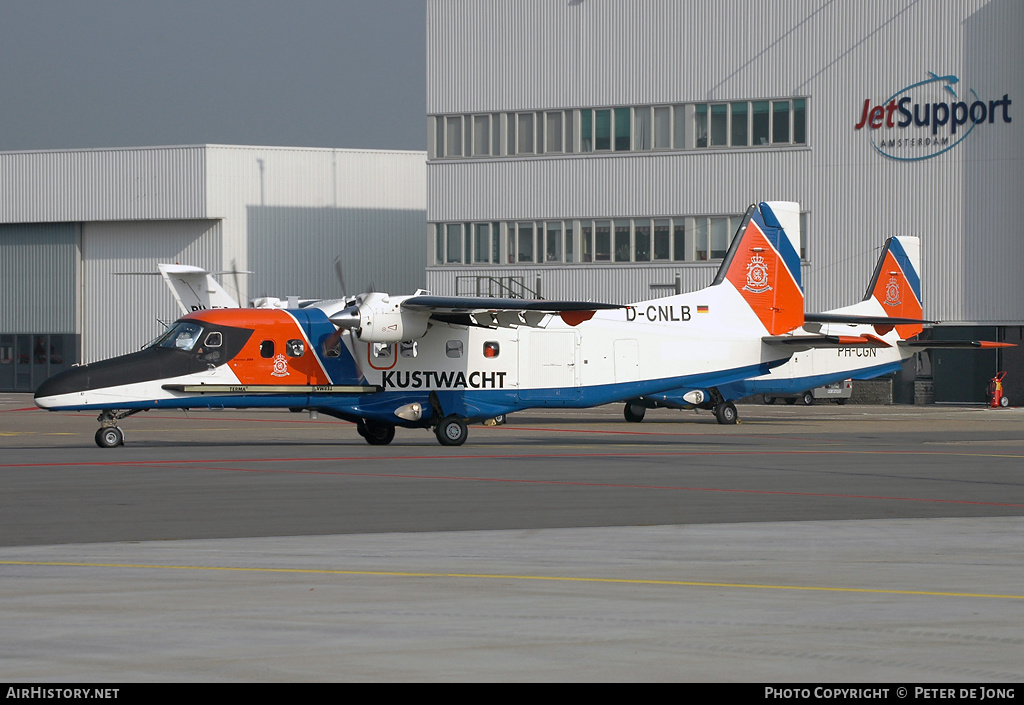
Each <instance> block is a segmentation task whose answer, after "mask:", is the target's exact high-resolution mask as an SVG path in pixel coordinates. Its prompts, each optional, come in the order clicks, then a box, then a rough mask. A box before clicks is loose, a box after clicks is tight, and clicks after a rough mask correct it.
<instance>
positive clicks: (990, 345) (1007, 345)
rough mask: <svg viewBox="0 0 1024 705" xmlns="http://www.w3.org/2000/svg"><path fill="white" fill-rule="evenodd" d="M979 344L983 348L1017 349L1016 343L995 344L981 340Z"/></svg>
mask: <svg viewBox="0 0 1024 705" xmlns="http://www.w3.org/2000/svg"><path fill="white" fill-rule="evenodd" d="M979 344H980V345H981V347H983V348H1015V347H1017V343H997V342H995V341H992V340H982V341H979Z"/></svg>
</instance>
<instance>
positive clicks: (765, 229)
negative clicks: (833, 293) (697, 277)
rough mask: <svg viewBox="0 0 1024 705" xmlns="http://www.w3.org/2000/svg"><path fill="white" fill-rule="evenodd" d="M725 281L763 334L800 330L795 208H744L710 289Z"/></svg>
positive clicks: (790, 204) (764, 205) (788, 205)
mask: <svg viewBox="0 0 1024 705" xmlns="http://www.w3.org/2000/svg"><path fill="white" fill-rule="evenodd" d="M727 282H728V284H729V285H731V286H733V287H734V288H735V289H736V291H737V292H739V294H740V296H741V297H743V300H744V301H745V302H746V304H747V305H748V306H750V308H751V309H752V310H753V311H754V313H756V314H757V317H758V318H759V319H760V320H761V323H762V324H763V325H764V327H765V328H766V329H767V330H768V333H769V334H771V335H779V334H782V333H786V332H788V331H791V330H793V329H794V328H799V327H800V326H801V325H803V322H804V292H803V286H802V284H801V281H800V206H799V204H797V203H793V202H789V201H773V202H770V203H764V202H762V203H760V204H758V205H756V206H755V205H752V206H750V208H748V209H747V213H746V215H745V216H744V218H743V222H742V223H741V224H740V227H739V230H738V231H737V234H736V236H735V237H734V238H733V241H732V245H731V246H730V248H729V252H728V253H727V254H726V256H725V259H724V260H723V261H722V266H721V267H720V268H719V270H718V275H717V276H716V277H715V281H714V283H713V286H716V285H725V284H726V283H727Z"/></svg>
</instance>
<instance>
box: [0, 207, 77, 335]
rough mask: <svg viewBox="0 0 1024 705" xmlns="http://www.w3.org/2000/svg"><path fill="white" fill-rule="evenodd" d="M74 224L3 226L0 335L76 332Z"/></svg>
mask: <svg viewBox="0 0 1024 705" xmlns="http://www.w3.org/2000/svg"><path fill="white" fill-rule="evenodd" d="M78 235H79V228H78V225H77V224H76V223H53V224H47V225H0V301H3V302H5V303H4V306H3V307H0V333H76V332H78V326H77V321H76V307H75V301H76V292H77V290H78V257H79V251H78V245H79V241H78Z"/></svg>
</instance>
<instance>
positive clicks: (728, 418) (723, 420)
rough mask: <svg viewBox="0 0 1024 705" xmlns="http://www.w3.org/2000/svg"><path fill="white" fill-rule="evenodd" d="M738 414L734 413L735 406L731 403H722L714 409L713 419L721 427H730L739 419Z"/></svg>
mask: <svg viewBox="0 0 1024 705" xmlns="http://www.w3.org/2000/svg"><path fill="white" fill-rule="evenodd" d="M739 417H740V414H739V412H738V411H736V405H735V404H733V403H732V402H731V401H726V402H722V403H721V404H719V405H718V406H716V407H715V419H716V420H717V421H718V423H720V424H723V425H726V426H728V425H731V424H734V423H736V421H737V420H738V419H739Z"/></svg>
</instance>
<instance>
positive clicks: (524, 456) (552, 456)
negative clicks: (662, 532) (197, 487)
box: [0, 449, 977, 468]
mask: <svg viewBox="0 0 1024 705" xmlns="http://www.w3.org/2000/svg"><path fill="white" fill-rule="evenodd" d="M114 452H115V453H116V452H117V451H114ZM733 455H737V456H747V455H755V456H764V455H956V454H955V453H949V452H940V451H916V450H876V451H870V450H815V449H808V450H775V451H764V450H707V451H696V450H688V451H682V450H681V451H662V452H649V453H638V452H636V451H634V450H620V451H613V452H607V453H471V454H466V455H389V456H382V455H349V456H336V457H314V456H304V457H299V458H207V459H201V458H199V459H195V460H188V459H180V460H97V461H74V462H64V463H0V468H37V467H42V468H52V467H78V466H89V465H100V466H111V467H116V466H127V467H133V466H137V465H206V464H210V463H238V462H244V463H310V462H339V463H340V462H374V461H375V462H388V461H403V460H443V461H448V462H450V461H454V460H509V459H518V460H560V459H563V458H676V457H702V456H708V457H722V456H733ZM961 455H962V454H961ZM968 455H971V456H975V455H977V453H969V454H968Z"/></svg>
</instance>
